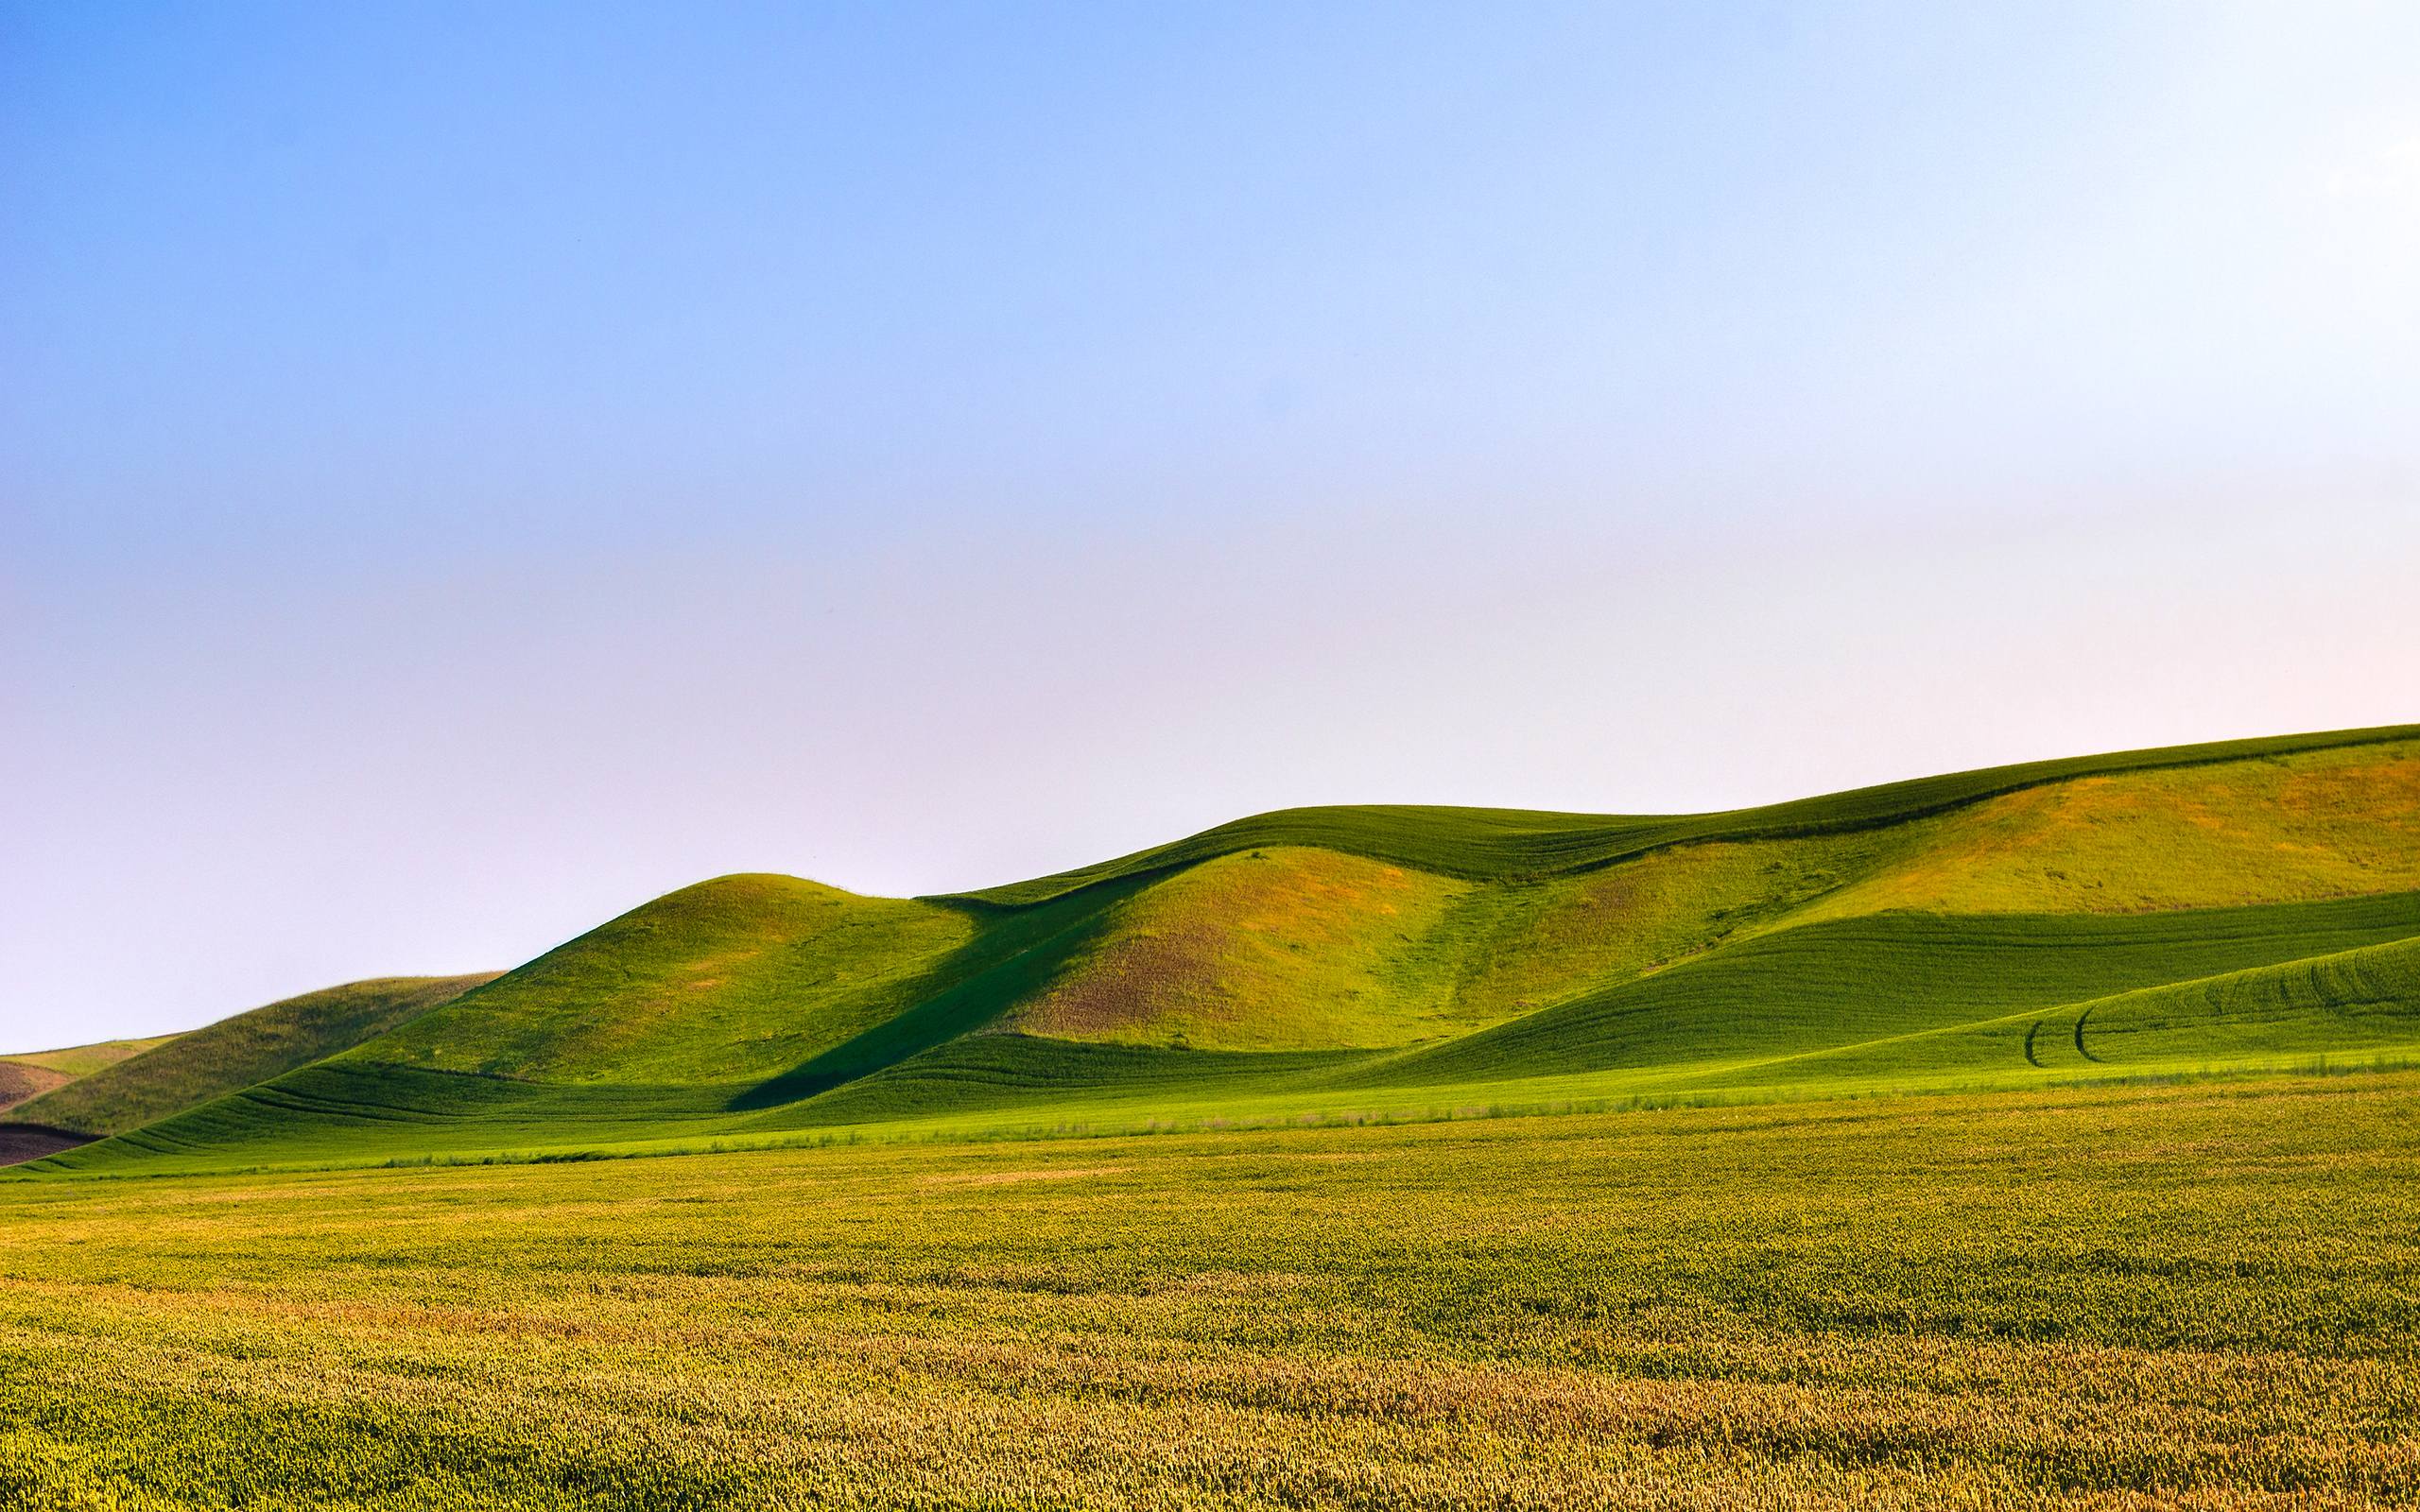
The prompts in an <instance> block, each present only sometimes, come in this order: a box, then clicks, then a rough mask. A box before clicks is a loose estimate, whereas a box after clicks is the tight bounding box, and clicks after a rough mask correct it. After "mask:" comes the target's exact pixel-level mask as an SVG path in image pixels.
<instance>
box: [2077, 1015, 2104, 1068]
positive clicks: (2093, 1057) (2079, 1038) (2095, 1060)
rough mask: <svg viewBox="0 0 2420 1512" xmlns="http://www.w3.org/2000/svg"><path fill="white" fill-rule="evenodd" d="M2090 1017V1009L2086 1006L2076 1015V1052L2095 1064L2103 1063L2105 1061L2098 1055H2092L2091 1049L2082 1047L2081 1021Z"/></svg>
mask: <svg viewBox="0 0 2420 1512" xmlns="http://www.w3.org/2000/svg"><path fill="white" fill-rule="evenodd" d="M2091 1017H2092V1010H2091V1009H2090V1008H2086V1009H2084V1010H2083V1012H2082V1013H2079V1014H2077V1015H2076V1054H2077V1055H2079V1056H2082V1057H2083V1058H2084V1059H2086V1060H2089V1061H2092V1062H2093V1063H2094V1064H2096V1065H2105V1064H2107V1062H2105V1061H2103V1060H2102V1059H2101V1058H2100V1057H2099V1056H2096V1055H2094V1054H2093V1053H2092V1052H2091V1051H2089V1050H2086V1049H2085V1048H2084V1047H2083V1021H2084V1020H2086V1019H2089V1018H2091Z"/></svg>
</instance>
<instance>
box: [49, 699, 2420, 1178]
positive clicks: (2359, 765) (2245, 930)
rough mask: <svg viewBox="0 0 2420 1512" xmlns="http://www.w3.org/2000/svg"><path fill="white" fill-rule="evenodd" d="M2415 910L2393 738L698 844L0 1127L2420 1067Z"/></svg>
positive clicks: (891, 1121) (414, 1132) (105, 1164)
mask: <svg viewBox="0 0 2420 1512" xmlns="http://www.w3.org/2000/svg"><path fill="white" fill-rule="evenodd" d="M2415 942H2420V729H2414V728H2411V727H2401V728H2395V729H2388V730H2362V731H2349V732H2339V733H2333V734H2323V735H2309V736H2297V737H2289V738H2282V739H2276V740H2267V741H2253V742H2239V743H2234V744H2229V745H2222V746H2206V747H2180V748H2175V749H2169V750H2157V751H2141V752H2128V753H2120V754H2118V755H2113V756H2106V757H2097V758H2084V759H2079V760H2074V761H2066V762H2054V763H2041V764H2034V765H2027V766H2018V767H2005V768H1997V769H1994V770H1990V771H1983V772H1974V773H1962V774H1955V775H1951V776H1946V777H1941V778H1932V779H1927V780H1924V781H1921V782H1906V783H1897V784H1893V785H1890V786H1886V787H1879V788H1869V789H1863V790H1860V791H1858V792H1854V793H1846V794H1841V795H1835V796H1833V797H1829V798H1823V799H1806V800H1802V801H1798V802H1793V803H1786V804H1779V805H1775V806H1772V807H1770V808H1764V809H1754V810H1743V811H1739V812H1737V813H1730V814H1716V815H1698V816H1677V817H1623V816H1584V815H1553V814H1528V813H1515V812H1509V811H1495V810H1466V809H1419V808H1340V809H1309V810H1293V811H1287V812H1284V813H1278V814H1271V815H1265V816H1259V817H1256V818H1252V819H1245V820H1240V821H1238V822H1236V823H1234V824H1230V825H1226V826H1222V827H1220V828H1219V829H1217V830H1212V831H1209V832H1206V833H1202V834H1200V835H1196V836H1193V837H1191V838H1189V839H1186V840H1183V841H1179V842H1176V843H1174V844H1172V845H1169V846H1166V847H1162V848H1159V849H1157V850H1154V851H1144V852H1140V853H1138V854H1136V855H1132V856H1128V857H1123V858H1120V859H1118V860H1115V861H1112V862H1107V863H1103V864H1101V865H1099V866H1097V867H1092V868H1084V869H1082V870H1079V871H1075V872H1070V873H1065V874H1063V875H1059V876H1055V877H1048V878H1043V879H1039V880H1037V881H1034V882H1029V883H1023V884H1018V885H1011V886H1006V887H1000V888H995V889H992V890H990V891H986V892H979V893H973V894H967V895H962V896H957V897H946V898H928V899H917V900H892V899H873V898H862V897H857V896H855V895H853V894H849V893H845V892H841V891H838V890H837V889H834V888H830V887H826V886H822V885H818V884H815V883H810V882H804V881H801V880H798V879H795V878H788V877H777V876H738V877H726V878H721V879H717V880H716V881H713V882H707V883H701V884H700V885H696V886H694V887H689V888H685V889H683V890H682V891H680V892H677V893H673V894H671V895H669V896H667V897H666V898H662V899H659V900H657V901H655V902H650V903H648V904H646V905H644V906H642V907H640V908H638V909H635V910H633V911H632V912H631V913H629V914H626V915H624V916H623V917H621V918H619V919H614V920H612V921H611V922H609V923H606V924H604V925H602V926H600V927H599V928H598V929H596V930H595V931H593V932H591V933H590V934H588V935H585V936H581V937H580V938H579V939H576V940H573V941H571V942H569V943H567V944H565V945H563V946H562V947H560V948H558V949H556V950H554V951H552V952H549V953H548V954H545V955H543V956H541V957H539V958H538V959H537V960H535V961H532V962H530V963H529V964H528V965H527V966H524V967H522V968H520V969H519V970H517V971H510V972H507V973H505V974H504V975H502V976H500V977H497V978H495V979H493V980H492V981H486V982H484V983H483V984H480V985H472V984H470V983H467V982H464V983H456V984H451V987H452V990H451V991H448V992H445V993H443V995H442V1000H441V1001H435V1000H432V1002H426V1003H421V1004H419V1005H417V1006H416V1007H415V1009H414V1010H413V1011H410V1012H408V1013H403V1014H400V1015H399V1016H398V1018H397V1019H396V1021H395V1022H392V1023H390V1024H380V1025H377V1026H375V1027H374V1028H370V1029H365V1030H364V1032H361V1033H358V1034H349V1035H340V1036H337V1037H336V1040H331V1041H330V1042H329V1043H328V1044H326V1045H325V1046H324V1047H323V1048H322V1049H321V1050H320V1052H319V1053H318V1054H316V1055H312V1056H310V1057H306V1058H305V1059H302V1060H297V1061H294V1062H293V1063H292V1064H290V1065H278V1066H275V1067H273V1068H267V1069H264V1068H265V1067H266V1066H267V1063H266V1062H263V1061H261V1060H259V1059H257V1058H253V1059H244V1058H243V1057H239V1056H236V1055H235V1054H233V1051H232V1050H229V1051H227V1052H225V1053H224V1054H223V1055H222V1054H221V1053H220V1051H219V1050H218V1049H217V1048H216V1047H215V1046H214V1044H213V1042H212V1041H210V1040H206V1039H205V1038H204V1036H207V1035H209V1034H210V1033H211V1031H202V1032H200V1033H199V1034H197V1035H192V1036H187V1037H185V1038H184V1039H183V1040H179V1041H177V1042H176V1043H175V1044H172V1045H170V1046H167V1047H165V1048H164V1050H160V1051H154V1052H151V1053H150V1054H149V1055H148V1056H146V1057H136V1058H135V1059H133V1060H130V1061H128V1062H126V1063H125V1064H124V1065H123V1066H121V1067H119V1068H117V1071H116V1073H115V1074H116V1075H117V1077H118V1083H119V1085H120V1086H123V1087H128V1088H130V1087H131V1086H132V1085H133V1083H134V1081H135V1080H139V1079H140V1078H139V1077H138V1076H137V1075H136V1074H137V1073H138V1072H139V1070H140V1069H141V1068H142V1067H143V1066H144V1064H145V1062H146V1061H147V1060H154V1059H156V1057H161V1056H163V1055H165V1054H166V1053H167V1052H168V1051H180V1052H181V1053H182V1055H183V1056H184V1057H187V1059H188V1060H189V1061H191V1063H193V1064H195V1065H198V1066H199V1065H210V1066H216V1067H217V1068H220V1069H219V1070H218V1072H217V1073H216V1081H215V1082H214V1081H211V1080H210V1079H209V1078H208V1077H206V1076H202V1075H200V1074H199V1073H197V1074H196V1075H195V1077H194V1078H191V1079H188V1080H187V1081H185V1082H183V1083H182V1084H181V1085H182V1086H183V1087H184V1088H185V1089H186V1090H187V1091H191V1090H193V1089H195V1088H206V1090H208V1091H211V1092H214V1093H218V1094H220V1095H212V1096H209V1097H207V1098H186V1099H185V1100H184V1101H182V1103H179V1104H178V1106H177V1107H175V1108H169V1107H167V1105H166V1103H165V1102H163V1101H160V1100H152V1101H148V1102H147V1101H144V1100H142V1099H141V1098H138V1097H135V1096H134V1095H133V1094H132V1093H131V1091H123V1092H121V1091H115V1090H113V1089H112V1088H109V1087H105V1086H104V1085H103V1084H101V1083H100V1081H99V1079H98V1078H95V1079H94V1080H93V1083H92V1084H91V1085H90V1087H89V1088H88V1090H87V1091H85V1092H84V1093H83V1094H82V1097H81V1099H80V1100H79V1099H78V1098H77V1097H75V1096H73V1095H71V1094H72V1093H74V1092H75V1091H76V1089H75V1088H74V1087H69V1088H64V1089H61V1091H54V1092H52V1093H50V1094H49V1095H48V1096H47V1097H43V1098H40V1099H36V1100H35V1101H33V1102H31V1103H28V1104H26V1105H24V1106H23V1107H21V1108H18V1109H16V1115H17V1116H23V1117H28V1118H31V1117H35V1116H36V1115H37V1114H40V1120H41V1121H43V1122H50V1123H54V1124H60V1125H64V1126H67V1127H71V1128H80V1129H83V1130H85V1131H87V1132H92V1133H101V1134H111V1135H112V1136H114V1137H112V1138H109V1139H106V1140H102V1141H100V1142H99V1143H93V1144H89V1145H86V1146H84V1147H82V1148H79V1149H76V1150H73V1151H69V1152H67V1153H64V1154H61V1155H58V1156H55V1157H53V1158H51V1159H50V1160H45V1161H43V1162H39V1168H40V1169H43V1170H48V1171H71V1170H73V1171H88V1172H101V1171H123V1172H136V1171H143V1170H173V1169H192V1168H197V1167H211V1166H245V1165H282V1164H304V1165H307V1164H315V1163H352V1162H362V1161H371V1162H376V1161H387V1160H423V1159H441V1160H458V1159H486V1158H534V1157H546V1156H553V1157H561V1156H568V1155H578V1154H597V1153H616V1152H636V1151H643V1150H648V1149H669V1148H679V1147H687V1146H691V1145H698V1144H705V1143H716V1142H720V1143H726V1144H744V1143H780V1142H787V1141H797V1140H821V1139H832V1138H857V1137H877V1136H879V1137H897V1136H904V1135H907V1134H912V1133H918V1132H940V1131H948V1132H954V1133H975V1132H987V1131H988V1132H1014V1131H1018V1130H1025V1129H1036V1128H1067V1127H1077V1126H1081V1127H1093V1128H1103V1129H1106V1128H1113V1127H1134V1126H1151V1125H1184V1124H1186V1123H1213V1122H1254V1121H1267V1122H1288V1121H1294V1120H1301V1119H1310V1120H1314V1121H1316V1120H1320V1119H1335V1118H1365V1117H1417V1116H1451V1115H1458V1114H1466V1113H1469V1112H1472V1111H1476V1110H1479V1109H1486V1108H1495V1109H1517V1108H1549V1107H1558V1106H1566V1105H1607V1106H1617V1105H1620V1104H1622V1103H1625V1102H1631V1101H1636V1102H1641V1103H1653V1102H1656V1101H1661V1100H1689V1101H1697V1100H1725V1099H1751V1098H1769V1097H1807V1096H1830V1095H1843V1094H1855V1093H1858V1092H1863V1091H1885V1090H1923V1089H1927V1088H1952V1087H1957V1088H1993V1087H2001V1086H2009V1087H2016V1086H2026V1085H2041V1084H2046V1083H2054V1082H2059V1081H2074V1080H2083V1079H2091V1078H2100V1077H2110V1076H2146V1075H2161V1076H2168V1075H2178V1074H2203V1073H2217V1074H2224V1073H2239V1072H2252V1071H2297V1070H2301V1071H2308V1070H2316V1069H2322V1068H2325V1069H2330V1070H2339V1069H2345V1068H2349V1067H2355V1066H2361V1065H2376V1064H2388V1063H2397V1062H2399V1061H2402V1060H2405V1059H2420V943H2415ZM464 987H468V990H463V989H462V988H464ZM428 990H429V991H430V992H431V993H432V994H434V993H436V992H437V990H438V989H437V988H434V987H431V988H428ZM337 1040H341V1042H340V1043H339V1042H337ZM162 1064H165V1063H164V1062H163V1063H162ZM104 1091H107V1092H109V1093H110V1095H109V1096H108V1097H104V1096H103V1095H102V1094H103V1092H104ZM61 1099H65V1100H64V1101H62V1100H61ZM170 1101H174V1099H170ZM44 1104H50V1105H52V1106H51V1107H50V1108H48V1109H47V1110H45V1109H44V1108H43V1105H44ZM71 1114H73V1115H74V1116H70V1115H71Z"/></svg>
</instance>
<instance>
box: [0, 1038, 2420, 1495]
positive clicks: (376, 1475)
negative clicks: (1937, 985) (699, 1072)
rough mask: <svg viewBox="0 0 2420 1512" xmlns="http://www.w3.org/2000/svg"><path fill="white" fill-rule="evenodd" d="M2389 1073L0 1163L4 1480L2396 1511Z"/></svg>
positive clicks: (2401, 1176) (2404, 1244)
mask: <svg viewBox="0 0 2420 1512" xmlns="http://www.w3.org/2000/svg"><path fill="white" fill-rule="evenodd" d="M2415 1098H2420V1075H2413V1074H2395V1073H2387V1074H2356V1075H2349V1076H2338V1077H2288V1078H2271V1079H2265V1080H2257V1081H2249V1082H2240V1083H2205V1084H2198V1085H2186V1086H2168V1087H2100V1088H2090V1089H2074V1090H2069V1091H2038V1092H2031V1093H2010V1094H1997V1095H1992V1096H1980V1097H1926V1098H1907V1099H1895V1100H1891V1099H1885V1100H1875V1101H1864V1102H1840V1103H1828V1104H1817V1105H1796V1106H1780V1107H1759V1108H1699V1109H1675V1110H1667V1111H1638V1112H1628V1113H1617V1114H1601V1115H1573V1116H1564V1117H1547V1118H1501V1119H1492V1120H1481V1121H1475V1122H1464V1123H1437V1124H1426V1125H1404V1126H1392V1127H1387V1126H1372V1127H1359V1128H1354V1127H1339V1128H1316V1129H1301V1130H1290V1131H1275V1130H1267V1131H1257V1132H1227V1133H1217V1132H1212V1133H1196V1134H1180V1135H1162V1136H1156V1137H1119V1138H1094V1139H1067V1140H1040V1141H1020V1142H999V1143H888V1144H885V1143H861V1144H847V1143H840V1144H835V1145H832V1146H828V1147H823V1148H814V1149H793V1150H778V1151H763V1152H755V1153H747V1154H731V1155H722V1156H712V1155H707V1156H692V1157H686V1158H681V1159H666V1160H614V1161H604V1162H591V1163H575V1164H547V1165H519V1166H493V1167H479V1168H473V1169H446V1168H435V1169H412V1170H385V1171H353V1172H330V1173H318V1174H294V1175H285V1176H272V1175H260V1176H252V1177H223V1176H222V1177H175V1178H155V1179H115V1180H97V1179H88V1180H74V1181H61V1180H58V1179H55V1178H52V1179H39V1178H31V1179H19V1180H15V1181H9V1182H0V1504H5V1505H9V1506H25V1507H39V1508H45V1509H49V1508H58V1509H83V1508H94V1509H101V1508H108V1509H167V1508H188V1507H191V1508H200V1507H224V1506H246V1507H327V1508H346V1509H371V1508H379V1509H389V1508H394V1509H401V1508H458V1507H468V1506H476V1507H481V1508H498V1509H522V1508H531V1509H534V1508H594V1509H599V1512H601V1509H606V1508H632V1507H637V1508H697V1509H705V1508H728V1507H816V1506H867V1507H873V1506H886V1507H887V1506H908V1507H936V1508H938V1507H1044V1506H1077V1505H1083V1506H1104V1507H1167V1508H1180V1507H1187V1506H1214V1505H1216V1506H1267V1507H1337V1508H1345V1507H1368V1508H1380V1507H1404V1508H1415V1507H1418V1508H1447V1507H1457V1508H1459V1507H1468V1506H1486V1507H1507V1508H1510V1507H1538V1508H1554V1507H1568V1506H1575V1505H1622V1506H1644V1507H1661V1506H1671V1507H1727V1506H1768V1507H1778V1506H1824V1505H1831V1506H1858V1507H1876V1506H1882V1507H1890V1506H1906V1507H1941V1506H1960V1505H1967V1506H1981V1505H1990V1506H2094V1507H2152V1506H2161V1507H2167V1506H2200V1507H2221V1506H2228V1507H2231V1506H2296V1507H2330V1506H2344V1507H2352V1506H2369V1505H2381V1504H2387V1505H2392V1504H2410V1503H2414V1502H2416V1501H2420V1183H2415V1182H2413V1181H2412V1180H2411V1171H2412V1170H2413V1169H2414V1163H2415V1160H2420V1119H2415V1118H2414V1117H2413V1116H2412V1113H2411V1109H2412V1108H2413V1107H2414V1099H2415Z"/></svg>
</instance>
